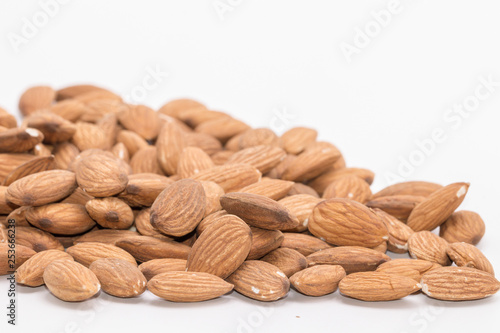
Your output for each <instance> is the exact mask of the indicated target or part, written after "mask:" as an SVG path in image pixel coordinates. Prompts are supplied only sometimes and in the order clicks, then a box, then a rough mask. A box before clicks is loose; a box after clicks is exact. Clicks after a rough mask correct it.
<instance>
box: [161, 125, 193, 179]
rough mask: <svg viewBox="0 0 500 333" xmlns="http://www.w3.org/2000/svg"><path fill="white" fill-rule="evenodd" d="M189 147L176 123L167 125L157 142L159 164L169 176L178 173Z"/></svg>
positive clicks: (164, 126) (162, 129)
mask: <svg viewBox="0 0 500 333" xmlns="http://www.w3.org/2000/svg"><path fill="white" fill-rule="evenodd" d="M186 146H187V144H186V140H185V138H184V134H183V133H182V130H181V129H180V128H179V127H178V126H177V125H176V124H175V123H171V122H169V123H165V124H164V125H163V127H162V128H161V130H160V134H159V135H158V139H157V140H156V149H157V156H158V163H159V164H160V166H161V168H162V170H163V172H165V173H166V174H167V175H175V174H176V173H177V165H178V164H179V159H180V156H181V154H182V152H183V151H184V148H185V147H186Z"/></svg>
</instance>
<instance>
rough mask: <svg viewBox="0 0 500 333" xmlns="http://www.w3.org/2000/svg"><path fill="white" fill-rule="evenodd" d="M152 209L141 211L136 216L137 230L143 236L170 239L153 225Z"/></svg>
mask: <svg viewBox="0 0 500 333" xmlns="http://www.w3.org/2000/svg"><path fill="white" fill-rule="evenodd" d="M150 217H151V208H145V209H143V210H141V211H140V212H139V213H137V215H136V216H135V228H136V229H137V231H138V232H139V233H140V234H141V235H143V236H153V237H160V238H161V237H168V236H165V235H164V234H162V233H161V232H160V231H159V230H158V229H156V228H155V227H153V226H152V225H151V219H150Z"/></svg>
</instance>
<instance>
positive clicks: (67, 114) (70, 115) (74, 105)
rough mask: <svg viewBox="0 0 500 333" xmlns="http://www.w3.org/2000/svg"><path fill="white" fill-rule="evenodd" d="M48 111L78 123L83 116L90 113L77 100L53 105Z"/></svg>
mask: <svg viewBox="0 0 500 333" xmlns="http://www.w3.org/2000/svg"><path fill="white" fill-rule="evenodd" d="M48 110H49V111H50V112H52V113H53V114H56V115H58V116H59V117H61V118H63V119H66V120H68V121H71V122H76V121H77V120H79V119H80V117H81V116H82V114H84V113H86V112H88V111H89V108H88V107H87V106H86V105H85V104H84V103H82V102H80V101H78V100H76V99H66V100H63V101H59V102H57V103H55V104H52V105H51V106H50V108H48Z"/></svg>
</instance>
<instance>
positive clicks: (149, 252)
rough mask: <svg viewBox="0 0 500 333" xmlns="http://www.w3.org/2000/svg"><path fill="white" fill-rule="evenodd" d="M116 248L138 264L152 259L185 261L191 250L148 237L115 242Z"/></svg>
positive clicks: (174, 243)
mask: <svg viewBox="0 0 500 333" xmlns="http://www.w3.org/2000/svg"><path fill="white" fill-rule="evenodd" d="M116 246H118V247H120V248H122V249H124V250H125V251H127V252H128V253H130V254H131V255H132V256H134V258H135V259H136V260H137V261H139V262H146V261H149V260H153V259H163V258H177V259H187V257H188V255H189V252H190V251H191V248H190V247H189V246H187V245H184V244H182V243H178V242H176V241H173V240H170V239H166V238H162V239H159V238H155V237H149V236H135V237H127V238H124V239H122V240H119V241H117V242H116Z"/></svg>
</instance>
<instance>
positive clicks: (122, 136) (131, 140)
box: [116, 130, 156, 156]
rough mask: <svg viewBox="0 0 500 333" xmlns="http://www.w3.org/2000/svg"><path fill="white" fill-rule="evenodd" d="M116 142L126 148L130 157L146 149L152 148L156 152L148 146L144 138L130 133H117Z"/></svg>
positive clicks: (126, 131)
mask: <svg viewBox="0 0 500 333" xmlns="http://www.w3.org/2000/svg"><path fill="white" fill-rule="evenodd" d="M116 141H117V142H118V143H121V144H123V145H124V146H125V147H126V148H127V151H128V154H129V155H130V156H134V155H135V154H136V153H137V152H138V151H140V150H142V149H145V148H148V147H153V148H155V151H156V147H154V146H149V145H148V142H147V141H146V140H145V139H144V138H142V137H141V136H140V135H139V134H137V133H135V132H132V131H128V130H121V131H119V132H118V133H117V135H116Z"/></svg>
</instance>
